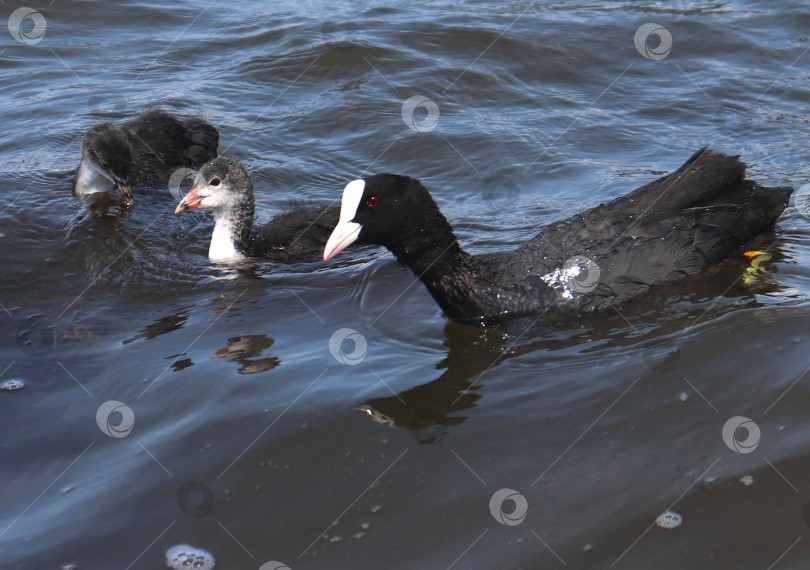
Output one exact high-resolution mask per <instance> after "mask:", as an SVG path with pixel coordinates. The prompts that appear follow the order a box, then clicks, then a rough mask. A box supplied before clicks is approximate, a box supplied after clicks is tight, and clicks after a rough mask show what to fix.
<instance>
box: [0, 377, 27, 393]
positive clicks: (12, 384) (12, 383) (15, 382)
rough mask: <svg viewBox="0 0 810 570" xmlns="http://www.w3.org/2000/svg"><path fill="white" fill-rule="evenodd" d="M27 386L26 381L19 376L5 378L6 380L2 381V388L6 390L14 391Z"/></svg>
mask: <svg viewBox="0 0 810 570" xmlns="http://www.w3.org/2000/svg"><path fill="white" fill-rule="evenodd" d="M23 388H25V382H24V381H22V380H20V379H19V378H11V379H9V380H5V381H4V382H2V383H0V390H5V391H6V392H13V391H14V390H22V389H23Z"/></svg>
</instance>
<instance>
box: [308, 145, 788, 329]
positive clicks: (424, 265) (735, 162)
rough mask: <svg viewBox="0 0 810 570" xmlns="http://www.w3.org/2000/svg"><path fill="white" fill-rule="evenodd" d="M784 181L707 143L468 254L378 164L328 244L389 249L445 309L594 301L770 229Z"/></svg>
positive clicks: (527, 310)
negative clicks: (774, 184)
mask: <svg viewBox="0 0 810 570" xmlns="http://www.w3.org/2000/svg"><path fill="white" fill-rule="evenodd" d="M792 191H793V190H792V189H791V188H767V187H764V186H760V185H759V184H757V183H756V182H753V181H750V180H746V179H745V164H743V163H742V162H741V161H740V160H739V157H732V156H727V155H725V154H722V153H720V152H716V151H712V150H709V149H707V148H704V149H702V150H700V151H698V152H697V153H695V154H694V155H693V156H692V157H691V158H690V159H689V160H688V161H687V162H686V164H684V165H683V166H682V167H681V168H679V169H678V170H677V171H675V172H673V173H671V174H669V175H667V176H664V177H662V178H659V179H658V180H656V181H654V182H651V183H650V184H647V185H646V186H642V187H641V188H638V189H637V190H635V191H633V192H631V193H630V194H627V195H626V196H622V197H620V198H617V199H615V200H613V201H611V202H609V203H607V204H602V205H599V206H597V207H595V208H591V209H590V210H586V211H584V212H581V213H580V214H577V215H575V216H572V217H571V218H568V219H567V220H563V221H560V222H556V223H553V224H551V225H550V226H548V227H547V228H546V229H545V230H544V231H542V232H541V233H540V234H539V235H537V236H536V237H535V238H533V239H532V240H530V241H529V242H528V243H526V244H525V245H523V246H521V247H519V248H518V249H516V250H514V251H511V252H508V253H504V254H501V255H498V256H495V257H486V258H485V257H480V256H474V255H470V254H468V253H466V252H465V251H464V250H463V249H461V247H460V246H459V244H458V241H457V240H456V237H455V235H454V234H453V230H452V228H451V227H450V224H449V223H448V222H447V219H446V218H445V217H444V216H443V215H442V213H441V212H440V211H439V208H438V206H437V205H436V202H434V201H433V198H431V196H430V194H429V193H428V191H427V190H426V189H425V187H424V186H423V185H422V184H421V183H420V182H419V181H418V180H416V179H414V178H409V177H407V176H398V175H393V174H378V175H376V176H370V177H368V178H365V179H361V180H355V181H353V182H350V183H349V184H348V185H347V186H346V188H345V190H344V191H343V199H342V206H341V212H340V220H339V222H338V225H337V227H336V228H335V230H334V232H333V233H332V235H331V236H330V238H329V241H328V243H327V244H326V248H325V250H324V255H323V257H324V259H325V260H326V259H330V258H332V257H334V256H336V255H337V254H338V253H340V252H341V251H342V250H343V249H344V248H345V247H346V246H348V245H349V244H351V243H354V242H357V243H372V244H379V245H382V246H385V247H386V248H388V249H389V250H390V251H391V252H392V253H393V254H394V255H395V256H396V258H397V260H398V261H399V262H400V263H401V264H402V265H406V266H407V267H409V268H411V270H412V271H413V272H414V273H415V274H416V275H417V277H418V278H419V279H420V280H421V281H422V283H424V284H425V286H426V287H427V288H428V290H429V291H430V293H431V295H433V298H434V299H435V300H436V302H437V303H438V304H439V306H440V307H441V308H442V309H443V310H444V312H445V313H446V314H447V315H448V316H449V317H450V318H452V319H457V320H463V321H471V320H476V321H477V320H484V321H487V320H492V319H498V318H502V317H512V316H527V315H535V314H539V313H543V312H545V311H549V310H552V311H557V310H564V311H565V310H567V311H581V312H591V311H598V310H601V309H604V308H606V307H609V306H611V305H614V304H620V303H622V302H624V301H627V300H629V299H632V298H633V297H635V296H637V295H639V294H641V293H643V292H645V291H647V290H648V289H649V288H650V287H653V286H654V285H658V284H660V283H664V282H666V281H672V280H675V279H680V278H683V277H686V276H688V275H693V274H695V273H698V272H700V271H702V270H704V269H706V268H707V267H709V266H711V265H713V264H716V263H717V262H719V261H721V260H723V259H724V258H727V257H728V256H729V255H730V254H731V253H732V252H733V251H734V250H735V249H736V248H738V247H740V246H742V245H743V244H744V243H745V242H747V241H749V240H750V239H751V238H753V237H754V236H756V235H758V234H760V233H762V232H765V231H767V230H768V229H770V228H771V227H772V226H773V224H774V222H775V221H776V219H777V218H778V217H779V215H780V214H781V213H782V212H783V211H784V209H785V207H786V205H787V202H788V199H789V197H790V194H791V192H792Z"/></svg>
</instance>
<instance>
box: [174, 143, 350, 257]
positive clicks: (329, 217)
mask: <svg viewBox="0 0 810 570" xmlns="http://www.w3.org/2000/svg"><path fill="white" fill-rule="evenodd" d="M254 202H255V200H254V195H253V182H252V181H251V179H250V174H249V173H248V171H247V169H246V168H245V167H244V165H242V164H241V163H240V162H238V161H236V160H233V159H230V158H224V157H219V158H216V159H214V160H212V161H211V162H208V163H207V164H205V165H203V167H202V168H200V171H199V172H198V173H197V177H196V179H195V182H194V186H193V187H192V189H191V190H190V191H189V193H188V194H186V196H185V197H184V198H183V200H182V201H181V202H180V204H178V206H177V209H176V210H175V213H182V212H185V211H188V210H190V209H193V208H205V209H207V210H210V211H211V212H212V213H213V214H214V220H215V226H214V233H213V235H212V238H211V246H210V248H209V257H210V258H212V259H215V260H229V259H238V258H240V257H264V258H268V259H271V260H273V261H277V262H281V263H292V262H295V261H299V260H301V259H302V258H305V257H307V256H310V257H311V256H313V255H314V254H319V253H320V252H321V251H322V250H323V247H324V245H325V244H326V240H327V239H328V238H329V234H330V233H331V232H332V229H333V228H334V227H335V224H336V223H337V220H338V215H339V213H340V208H338V207H335V206H331V207H330V206H319V205H312V204H304V203H302V202H293V203H291V204H290V205H289V207H288V208H287V210H286V211H284V212H282V213H280V214H278V215H276V216H275V217H274V218H273V219H272V220H271V221H270V222H268V223H267V224H266V225H264V226H263V227H261V228H259V229H258V231H256V232H255V233H254V232H253V219H254V215H255V205H254ZM229 245H230V246H231V247H230V248H229Z"/></svg>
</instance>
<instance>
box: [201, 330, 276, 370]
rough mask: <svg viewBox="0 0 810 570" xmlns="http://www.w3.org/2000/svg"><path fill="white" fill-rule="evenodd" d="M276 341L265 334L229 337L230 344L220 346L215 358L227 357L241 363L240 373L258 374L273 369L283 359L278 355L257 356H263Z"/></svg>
mask: <svg viewBox="0 0 810 570" xmlns="http://www.w3.org/2000/svg"><path fill="white" fill-rule="evenodd" d="M275 342H276V341H275V340H274V339H272V338H270V337H268V336H266V335H263V334H249V335H242V336H234V337H231V338H229V339H228V345H227V346H225V347H223V348H218V349H217V350H216V352H214V358H227V359H228V362H237V363H239V364H241V366H240V368H239V370H238V372H239V374H256V373H257V372H265V371H267V370H272V369H273V368H275V367H276V366H278V365H279V364H281V359H279V358H278V357H276V356H269V357H265V358H256V357H258V356H261V354H262V352H264V350H265V349H266V348H270V347H271V346H273V344H274V343H275Z"/></svg>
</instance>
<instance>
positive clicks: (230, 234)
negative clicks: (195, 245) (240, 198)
mask: <svg viewBox="0 0 810 570" xmlns="http://www.w3.org/2000/svg"><path fill="white" fill-rule="evenodd" d="M253 214H254V206H253V202H252V201H251V202H249V203H243V204H241V205H236V206H233V207H230V208H228V209H226V210H224V211H221V212H216V213H215V214H214V231H213V233H212V234H211V245H210V246H209V247H208V257H209V258H210V259H212V260H214V261H228V260H234V259H242V258H244V257H245V256H246V255H248V253H249V252H248V250H249V246H250V232H251V230H252V229H253Z"/></svg>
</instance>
